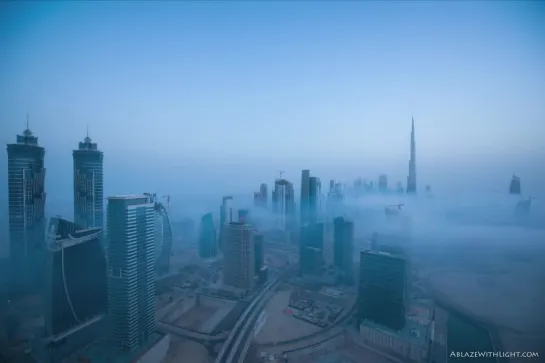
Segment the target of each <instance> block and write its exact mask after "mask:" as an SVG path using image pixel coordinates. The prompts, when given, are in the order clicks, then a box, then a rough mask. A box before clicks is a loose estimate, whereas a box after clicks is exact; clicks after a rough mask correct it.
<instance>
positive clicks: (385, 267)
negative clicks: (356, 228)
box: [358, 251, 408, 330]
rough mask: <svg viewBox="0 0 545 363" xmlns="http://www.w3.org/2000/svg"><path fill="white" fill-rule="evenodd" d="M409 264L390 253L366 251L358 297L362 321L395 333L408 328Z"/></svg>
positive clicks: (361, 269) (364, 252)
mask: <svg viewBox="0 0 545 363" xmlns="http://www.w3.org/2000/svg"><path fill="white" fill-rule="evenodd" d="M407 279H408V276H407V262H406V260H405V258H403V257H402V256H397V255H393V254H390V253H386V252H377V251H362V252H361V255H360V276H359V294H358V318H359V320H360V321H362V320H370V321H373V322H375V323H377V324H381V325H384V326H386V327H389V328H390V329H393V330H401V329H402V328H403V327H404V326H405V305H406V303H407V302H406V299H407Z"/></svg>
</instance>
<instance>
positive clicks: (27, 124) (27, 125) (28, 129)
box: [26, 112, 30, 130]
mask: <svg viewBox="0 0 545 363" xmlns="http://www.w3.org/2000/svg"><path fill="white" fill-rule="evenodd" d="M26 129H27V130H30V129H29V128H28V112H27V114H26Z"/></svg>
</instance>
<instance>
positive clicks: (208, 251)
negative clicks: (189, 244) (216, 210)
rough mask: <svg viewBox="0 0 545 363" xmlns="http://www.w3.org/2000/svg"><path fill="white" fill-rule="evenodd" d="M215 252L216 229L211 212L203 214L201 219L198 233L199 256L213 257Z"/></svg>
mask: <svg viewBox="0 0 545 363" xmlns="http://www.w3.org/2000/svg"><path fill="white" fill-rule="evenodd" d="M216 254H217V240H216V230H215V229H214V220H213V218H212V213H207V214H205V215H204V216H203V217H202V219H201V230H200V234H199V256H200V257H201V258H210V257H215V256H216Z"/></svg>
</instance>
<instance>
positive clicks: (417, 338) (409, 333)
mask: <svg viewBox="0 0 545 363" xmlns="http://www.w3.org/2000/svg"><path fill="white" fill-rule="evenodd" d="M361 324H362V325H365V326H367V327H369V328H371V329H376V330H379V331H381V332H382V333H384V334H388V335H392V336H394V337H397V338H399V339H402V340H404V341H407V342H409V343H410V344H411V345H416V346H420V347H423V348H426V347H427V346H428V343H429V331H430V329H429V326H423V325H420V324H418V323H417V322H415V321H412V320H410V319H406V321H405V327H404V328H403V330H401V331H394V330H391V329H389V328H388V327H385V326H383V325H380V324H377V323H375V322H373V321H370V320H364V321H363V322H362V323H361Z"/></svg>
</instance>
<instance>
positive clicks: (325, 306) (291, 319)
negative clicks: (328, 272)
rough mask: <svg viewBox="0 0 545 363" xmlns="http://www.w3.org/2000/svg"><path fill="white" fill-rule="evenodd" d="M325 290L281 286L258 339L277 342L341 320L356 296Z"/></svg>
mask: <svg viewBox="0 0 545 363" xmlns="http://www.w3.org/2000/svg"><path fill="white" fill-rule="evenodd" d="M327 291H329V290H327ZM323 292H324V291H323V290H322V289H318V290H316V291H311V290H305V289H302V288H301V287H299V286H294V285H292V284H289V283H286V284H284V285H283V286H281V287H280V288H279V289H278V291H277V292H276V293H275V295H274V296H273V297H272V298H271V299H270V300H269V302H268V304H267V306H266V308H265V312H266V314H267V316H268V318H267V321H266V323H265V324H264V326H263V328H262V329H261V330H260V331H259V333H258V334H257V336H256V342H257V343H258V344H266V345H267V344H276V343H278V342H282V341H290V340H293V339H299V338H302V337H305V336H308V335H313V334H315V333H317V332H319V331H321V330H322V329H324V328H327V327H329V326H332V325H333V324H335V323H336V322H337V321H339V320H340V319H341V318H342V317H344V315H345V314H346V313H348V312H349V311H350V310H351V308H352V306H353V304H354V302H355V295H351V294H344V293H341V292H340V291H339V292H338V293H337V294H333V293H332V294H331V295H327V294H324V293H323ZM329 292H330V291H329Z"/></svg>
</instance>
